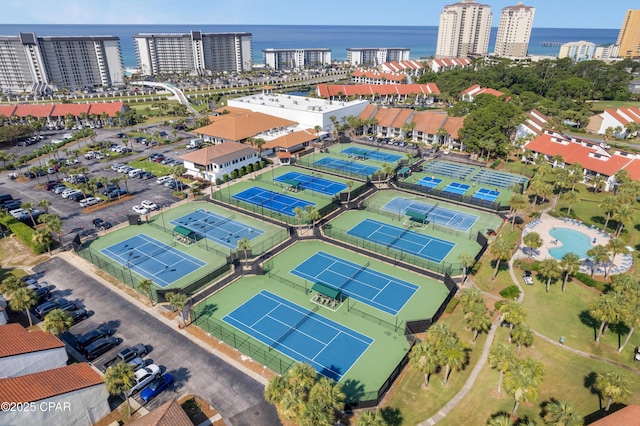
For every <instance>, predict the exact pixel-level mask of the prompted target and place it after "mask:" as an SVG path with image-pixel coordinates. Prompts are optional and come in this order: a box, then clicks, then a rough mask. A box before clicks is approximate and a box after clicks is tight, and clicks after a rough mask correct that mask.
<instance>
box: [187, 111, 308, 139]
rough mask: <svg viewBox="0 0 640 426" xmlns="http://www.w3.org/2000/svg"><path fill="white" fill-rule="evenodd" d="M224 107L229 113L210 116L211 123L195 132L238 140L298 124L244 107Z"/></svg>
mask: <svg viewBox="0 0 640 426" xmlns="http://www.w3.org/2000/svg"><path fill="white" fill-rule="evenodd" d="M224 109H226V110H227V111H229V113H228V114H223V115H218V116H210V117H209V119H210V120H211V124H208V125H206V126H204V127H200V128H199V129H195V130H194V131H193V133H196V134H198V135H206V136H210V137H214V138H219V139H224V140H227V141H234V142H238V141H243V140H245V139H247V138H251V137H254V136H256V135H259V134H260V133H263V132H267V131H270V130H273V129H279V128H286V127H289V126H293V125H295V124H297V123H296V122H295V121H291V120H287V119H285V118H280V117H274V116H273V115H269V114H264V113H262V112H255V111H251V110H248V109H244V108H232V107H225V108H224Z"/></svg>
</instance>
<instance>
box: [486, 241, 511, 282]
mask: <svg viewBox="0 0 640 426" xmlns="http://www.w3.org/2000/svg"><path fill="white" fill-rule="evenodd" d="M490 250H491V254H492V255H494V256H495V258H496V268H495V270H494V271H493V276H492V277H491V281H493V280H495V279H496V275H498V269H499V268H500V262H501V261H502V260H507V259H508V258H509V256H511V245H509V243H508V242H507V241H506V240H503V239H502V238H497V239H496V240H495V241H494V242H493V244H491V248H490Z"/></svg>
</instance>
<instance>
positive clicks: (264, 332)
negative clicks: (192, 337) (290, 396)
mask: <svg viewBox="0 0 640 426" xmlns="http://www.w3.org/2000/svg"><path fill="white" fill-rule="evenodd" d="M318 307H319V306H318ZM222 320H223V321H225V322H226V323H227V324H230V325H232V326H234V327H236V328H237V329H239V330H241V331H243V332H244V333H246V334H248V335H249V336H252V337H254V338H256V339H258V340H259V341H261V342H262V343H264V344H266V345H268V346H269V348H270V349H274V350H277V351H279V352H282V353H283V354H285V355H287V356H289V357H291V358H293V359H295V360H296V361H301V362H306V363H309V364H311V365H312V366H313V368H315V369H316V371H317V372H318V373H320V374H322V375H324V376H326V377H329V378H331V379H333V380H335V381H339V380H340V379H341V378H342V376H344V375H345V374H346V373H347V371H348V370H349V369H350V368H351V366H352V365H353V364H354V363H355V362H356V361H357V360H358V359H359V358H360V357H361V356H362V354H363V353H364V352H365V351H366V350H367V349H368V348H369V346H370V345H371V344H372V343H373V339H371V338H370V337H367V336H365V335H363V334H360V333H358V332H356V331H354V330H352V329H350V328H348V327H345V326H343V325H340V324H338V323H336V322H334V321H331V320H330V319H328V318H325V317H323V316H322V315H319V314H317V313H316V312H314V311H310V310H308V309H306V308H303V307H302V306H300V305H296V304H295V303H293V302H290V301H288V300H286V299H283V298H282V297H280V296H277V295H275V294H273V293H271V292H269V291H266V290H262V291H260V292H259V293H258V294H256V295H255V296H254V297H252V298H251V299H249V300H247V301H246V302H245V303H243V304H242V305H240V306H239V307H238V308H236V309H235V310H233V311H232V312H230V313H229V314H227V315H225V316H224V317H223V318H222Z"/></svg>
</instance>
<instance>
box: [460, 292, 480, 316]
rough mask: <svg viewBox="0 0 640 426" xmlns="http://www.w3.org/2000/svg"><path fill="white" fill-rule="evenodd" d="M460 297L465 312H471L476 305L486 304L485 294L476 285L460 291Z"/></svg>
mask: <svg viewBox="0 0 640 426" xmlns="http://www.w3.org/2000/svg"><path fill="white" fill-rule="evenodd" d="M459 298H460V304H461V305H462V309H463V310H464V312H465V313H466V312H469V311H470V310H471V309H472V308H473V306H475V305H482V306H484V296H483V295H482V292H481V291H480V290H478V289H477V288H476V287H468V288H465V289H464V290H462V291H461V292H460V296H459Z"/></svg>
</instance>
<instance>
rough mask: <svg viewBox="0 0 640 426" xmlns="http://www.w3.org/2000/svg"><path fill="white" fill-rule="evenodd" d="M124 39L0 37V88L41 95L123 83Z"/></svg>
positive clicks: (97, 37) (32, 35)
mask: <svg viewBox="0 0 640 426" xmlns="http://www.w3.org/2000/svg"><path fill="white" fill-rule="evenodd" d="M122 74H123V67H122V57H121V54H120V39H119V38H118V37H111V36H87V37H85V36H79V37H57V36H56V37H37V36H36V35H35V34H34V33H20V34H19V35H17V36H0V89H2V90H5V91H10V92H11V91H13V92H15V91H33V92H40V91H42V90H43V89H45V88H46V87H47V86H57V87H58V88H62V87H67V88H70V89H71V88H83V87H94V86H110V85H113V84H118V83H122Z"/></svg>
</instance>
